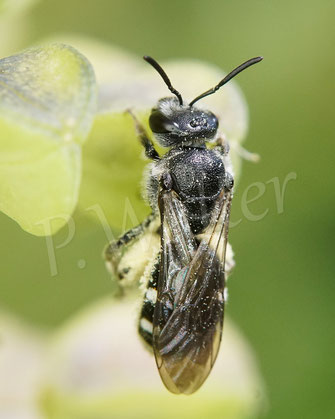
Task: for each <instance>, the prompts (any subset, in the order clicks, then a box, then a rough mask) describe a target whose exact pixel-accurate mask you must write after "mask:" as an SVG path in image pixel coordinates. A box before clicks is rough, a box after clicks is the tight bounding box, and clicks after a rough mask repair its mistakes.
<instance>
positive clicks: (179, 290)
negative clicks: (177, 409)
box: [153, 191, 231, 394]
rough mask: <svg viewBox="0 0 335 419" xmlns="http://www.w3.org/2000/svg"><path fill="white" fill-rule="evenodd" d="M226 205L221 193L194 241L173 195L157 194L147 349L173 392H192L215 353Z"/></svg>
mask: <svg viewBox="0 0 335 419" xmlns="http://www.w3.org/2000/svg"><path fill="white" fill-rule="evenodd" d="M230 203H231V193H230V192H227V191H222V192H221V194H220V196H219V197H218V199H217V201H216V204H215V208H214V210H213V215H212V219H211V222H210V225H209V227H208V228H207V230H206V231H205V232H204V234H202V236H201V238H200V239H201V240H200V243H199V242H198V241H197V240H196V239H195V237H194V235H193V233H192V231H191V229H190V226H189V223H188V220H187V217H186V214H185V210H184V206H183V204H182V202H180V200H179V199H178V196H177V194H176V193H175V192H174V191H163V192H161V194H160V198H159V206H160V211H161V221H162V232H161V240H162V248H161V252H162V255H161V265H160V274H159V281H158V295H157V302H156V307H155V312H154V322H153V325H154V329H153V347H154V353H155V357H156V363H157V366H158V369H159V372H160V376H161V378H162V381H163V382H164V384H165V386H166V387H167V388H168V389H169V390H170V391H171V392H173V393H185V394H191V393H193V392H194V391H196V390H197V389H198V388H199V387H200V386H201V385H202V383H203V382H204V381H205V379H206V378H207V376H208V374H209V372H210V370H211V368H212V366H213V364H214V361H215V359H216V356H217V353H218V350H219V346H220V340H221V333H222V326H223V308H224V299H223V291H224V282H225V273H224V265H225V252H226V244H227V235H228V224H229V214H230Z"/></svg>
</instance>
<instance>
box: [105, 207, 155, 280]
mask: <svg viewBox="0 0 335 419" xmlns="http://www.w3.org/2000/svg"><path fill="white" fill-rule="evenodd" d="M158 223H159V219H158V217H157V214H154V213H152V214H150V215H149V216H148V217H147V218H146V219H145V220H144V221H143V222H142V223H141V224H139V225H138V226H136V227H134V228H133V229H131V230H128V231H127V232H126V233H124V234H123V235H122V236H121V237H120V238H119V239H117V240H115V241H112V242H111V243H109V244H108V245H107V247H106V249H105V254H104V255H105V261H106V266H107V269H108V271H109V272H110V273H111V274H112V275H113V276H115V277H117V278H118V279H119V280H122V282H123V283H124V284H129V283H131V282H133V281H134V280H136V279H139V278H140V277H141V276H142V274H143V271H144V266H145V264H146V263H147V261H148V259H150V257H151V255H152V253H153V252H154V251H155V249H156V248H157V247H158V246H159V234H158V233H157V226H158Z"/></svg>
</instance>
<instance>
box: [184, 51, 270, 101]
mask: <svg viewBox="0 0 335 419" xmlns="http://www.w3.org/2000/svg"><path fill="white" fill-rule="evenodd" d="M262 59H263V57H255V58H251V59H250V60H248V61H246V62H245V63H243V64H241V65H239V66H238V67H236V68H235V69H234V70H233V71H231V72H230V73H229V74H227V75H226V77H225V78H223V79H222V80H221V81H220V83H219V84H217V85H216V86H215V87H213V88H212V89H209V90H207V91H206V92H204V93H202V94H201V95H199V96H197V97H196V98H195V99H193V100H192V102H191V103H190V105H189V106H190V107H191V106H193V105H194V104H195V102H198V100H200V99H203V98H204V97H206V96H209V95H212V94H213V93H215V92H216V91H217V90H219V89H220V87H222V86H223V85H224V84H226V83H227V82H229V80H231V79H232V78H233V77H235V76H237V75H238V73H240V72H241V71H243V70H245V69H246V68H248V67H250V66H251V65H254V64H256V63H259V62H260V61H262Z"/></svg>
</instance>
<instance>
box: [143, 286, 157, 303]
mask: <svg viewBox="0 0 335 419" xmlns="http://www.w3.org/2000/svg"><path fill="white" fill-rule="evenodd" d="M145 298H146V300H148V301H150V302H151V303H152V304H155V303H156V300H157V290H155V289H154V288H148V289H147V292H146V293H145Z"/></svg>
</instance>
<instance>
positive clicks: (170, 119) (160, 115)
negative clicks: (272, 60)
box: [143, 56, 263, 147]
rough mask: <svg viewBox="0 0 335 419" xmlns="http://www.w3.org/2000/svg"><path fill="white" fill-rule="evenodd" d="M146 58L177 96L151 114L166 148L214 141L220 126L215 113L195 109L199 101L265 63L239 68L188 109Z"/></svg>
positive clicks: (248, 63) (154, 128)
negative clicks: (239, 74)
mask: <svg viewBox="0 0 335 419" xmlns="http://www.w3.org/2000/svg"><path fill="white" fill-rule="evenodd" d="M143 58H144V59H145V61H147V62H148V63H149V64H151V65H152V66H153V67H154V69H155V70H156V71H157V72H158V73H159V74H160V76H161V77H162V79H163V80H164V82H165V84H166V85H167V87H168V89H169V90H170V92H171V93H173V94H174V95H175V96H176V97H168V98H163V99H161V100H159V101H158V104H157V106H156V107H155V108H154V109H153V110H152V111H151V115H150V119H149V124H150V128H151V130H152V132H153V133H154V135H155V137H156V138H157V140H158V141H159V142H160V144H161V145H162V146H163V147H174V146H177V145H189V144H194V145H197V144H199V143H200V144H201V143H204V142H205V141H208V140H211V139H213V138H214V137H215V134H216V132H217V129H218V126H219V122H218V119H217V117H216V116H215V115H214V114H213V113H212V112H209V111H204V110H201V109H199V108H196V107H194V106H193V105H194V104H195V103H196V102H198V100H200V99H203V98H204V97H206V96H209V95H212V94H213V93H215V92H216V91H217V90H219V89H220V87H222V86H223V85H224V84H226V83H227V82H228V81H229V80H231V79H232V78H233V77H235V76H236V75H237V74H238V73H240V72H241V71H243V70H245V69H246V68H248V67H250V66H251V65H253V64H256V63H258V62H260V61H261V60H262V59H263V58H262V57H255V58H251V59H250V60H248V61H246V62H245V63H243V64H241V65H239V66H238V67H236V68H235V69H234V70H233V71H231V72H230V73H229V74H228V75H227V76H226V77H224V78H223V79H222V80H221V81H220V83H219V84H217V85H216V86H214V87H213V88H211V89H209V90H206V92H204V93H202V94H201V95H199V96H197V97H196V98H195V99H193V100H192V101H191V102H190V103H189V104H188V105H187V104H184V102H183V98H182V96H181V94H180V93H179V92H178V90H176V89H175V88H174V87H173V86H172V84H171V82H170V79H169V77H168V76H167V74H166V73H165V71H164V70H163V69H162V67H161V66H160V65H159V64H158V63H157V61H155V60H154V59H153V58H151V57H148V56H145V57H143Z"/></svg>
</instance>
